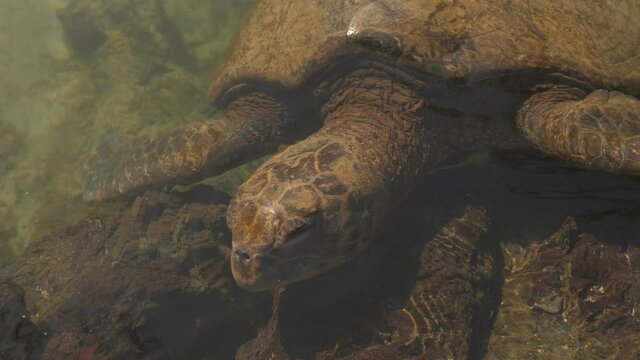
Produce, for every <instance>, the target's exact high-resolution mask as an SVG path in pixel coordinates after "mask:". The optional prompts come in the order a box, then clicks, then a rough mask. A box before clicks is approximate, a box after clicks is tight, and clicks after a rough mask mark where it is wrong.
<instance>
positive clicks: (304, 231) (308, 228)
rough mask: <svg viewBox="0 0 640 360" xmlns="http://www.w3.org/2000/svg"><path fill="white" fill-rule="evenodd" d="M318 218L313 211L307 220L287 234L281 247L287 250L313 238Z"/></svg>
mask: <svg viewBox="0 0 640 360" xmlns="http://www.w3.org/2000/svg"><path fill="white" fill-rule="evenodd" d="M319 220H320V217H319V216H318V214H317V213H314V214H313V215H312V216H311V217H309V218H307V221H305V222H304V223H302V224H301V225H299V226H298V227H297V228H295V230H293V231H291V232H289V234H287V236H286V240H285V242H284V243H283V245H282V248H283V249H287V250H294V249H298V248H299V247H301V246H303V245H304V244H306V243H307V242H308V241H312V240H313V239H315V238H316V237H317V235H318V231H319V228H320V226H319V225H320V221H319Z"/></svg>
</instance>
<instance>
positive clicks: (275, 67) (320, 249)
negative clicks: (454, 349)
mask: <svg viewBox="0 0 640 360" xmlns="http://www.w3.org/2000/svg"><path fill="white" fill-rule="evenodd" d="M638 18H640V2H638V1H635V0H620V1H615V2H602V1H600V2H588V3H587V2H584V1H581V0H567V1H555V0H540V1H528V0H497V1H495V0H467V1H459V0H353V1H343V0H309V1H304V2H301V1H293V0H261V1H258V2H256V4H255V7H254V10H253V11H252V14H251V15H250V16H249V18H248V22H247V24H246V25H245V26H244V28H243V29H242V30H241V31H240V33H239V34H238V36H237V38H236V40H235V41H234V46H233V48H232V49H231V50H230V52H229V54H228V56H227V58H226V60H225V62H224V63H223V65H222V66H221V67H220V69H219V71H218V73H217V74H216V76H215V77H214V78H213V80H212V83H211V86H210V91H209V97H210V100H211V101H212V102H213V103H215V104H218V105H219V106H221V107H224V106H226V104H228V103H229V104H230V105H228V110H227V118H228V120H225V121H223V122H221V123H218V124H217V125H195V126H193V127H192V128H191V129H187V130H186V131H184V130H182V131H178V132H177V133H176V134H174V135H172V136H169V137H168V138H165V139H161V140H159V141H157V142H154V143H152V144H151V145H150V146H148V148H147V149H144V148H142V149H140V150H136V151H133V154H126V155H124V156H122V157H120V158H116V160H115V161H114V160H113V159H110V158H107V159H98V161H95V162H90V163H89V166H88V168H89V176H88V184H87V190H86V197H87V198H88V199H105V198H110V197H115V196H118V195H122V194H127V193H132V192H137V191H141V190H144V189H146V188H150V187H153V186H158V185H161V184H171V183H184V182H192V181H195V180H199V179H202V178H204V177H206V176H209V175H212V174H217V173H219V172H222V171H225V170H227V169H229V168H231V167H233V166H237V165H240V164H242V163H243V162H245V161H248V160H251V159H253V158H257V157H259V156H263V155H266V154H268V153H270V152H273V151H275V149H276V147H277V145H278V144H279V143H282V142H286V141H295V140H298V139H302V138H304V137H305V136H307V135H308V134H311V133H313V132H314V131H315V130H316V128H317V127H319V125H320V124H318V123H317V122H316V121H315V120H316V119H317V118H320V115H319V114H317V113H318V111H317V108H318V107H319V106H323V108H322V117H323V120H324V124H323V127H322V128H321V129H320V130H319V131H317V132H316V133H314V134H313V135H311V136H309V137H308V138H306V139H305V140H302V141H301V142H299V143H298V144H295V145H293V146H291V147H290V148H289V149H287V150H285V151H284V152H283V153H281V154H278V155H276V156H275V157H274V158H273V159H271V160H270V161H269V162H268V163H267V164H265V166H263V167H262V168H261V169H260V170H258V172H257V173H256V174H255V175H254V176H253V177H252V178H251V179H249V180H248V181H247V182H246V183H245V184H244V185H243V186H242V187H241V188H240V190H239V191H238V194H237V196H236V198H235V200H234V202H233V205H232V206H231V207H230V210H229V214H228V221H229V225H230V226H231V228H232V231H233V235H234V240H233V241H234V244H235V245H234V246H235V250H236V252H235V256H234V257H233V259H234V260H233V270H234V274H235V276H236V279H237V280H238V282H239V283H240V284H241V285H242V286H244V287H245V288H247V289H252V290H264V289H268V288H272V287H275V286H278V285H281V284H286V283H290V282H293V281H297V280H301V279H305V278H308V277H311V276H314V275H315V274H318V273H320V272H322V271H327V270H329V269H332V268H334V267H336V266H338V265H340V264H341V263H344V262H346V261H348V260H349V259H351V258H353V257H354V256H355V255H356V254H357V253H358V252H359V251H360V250H362V249H363V248H365V247H366V246H367V244H368V243H369V242H370V240H371V237H372V234H374V233H375V232H376V229H377V228H378V227H379V226H380V224H381V223H382V219H383V218H385V216H386V215H387V214H388V212H389V211H391V210H392V209H394V208H395V206H397V205H398V203H399V202H401V201H402V200H403V198H404V195H406V194H407V193H408V192H409V191H411V190H412V189H413V188H414V187H415V185H416V184H417V183H418V181H420V179H421V177H422V174H423V173H424V169H425V167H426V162H427V160H431V159H432V158H436V156H434V155H436V154H438V155H440V154H446V152H447V148H446V147H445V146H446V144H447V141H453V142H455V141H456V139H451V140H449V139H443V137H444V138H446V137H447V135H449V137H451V136H450V134H447V133H446V132H444V133H439V134H438V135H437V136H436V135H434V134H430V133H429V131H428V130H427V129H426V127H427V126H428V125H429V123H430V121H431V120H432V119H428V118H425V116H423V115H424V114H422V113H421V111H419V110H420V108H421V106H422V105H423V104H424V103H425V102H430V100H431V99H430V98H429V97H428V96H435V95H437V94H433V93H431V94H430V95H427V94H425V93H424V92H422V90H421V89H419V87H420V86H421V85H419V84H420V83H421V81H423V79H427V78H430V79H440V80H442V82H443V83H447V84H450V85H451V88H452V89H455V90H456V91H460V90H461V91H462V92H463V93H464V92H465V91H466V92H467V93H468V92H469V91H468V90H469V89H473V88H474V87H476V86H478V87H482V86H485V85H486V84H487V83H491V84H493V85H494V86H500V87H504V89H501V90H502V91H503V92H509V94H508V95H509V96H513V97H514V98H517V100H518V101H516V102H518V103H520V104H524V105H523V106H522V108H521V109H520V110H519V111H516V110H514V109H515V108H512V107H509V108H508V109H504V110H508V111H505V112H507V113H508V115H509V116H512V118H513V119H514V120H516V117H517V119H518V121H517V124H518V127H519V129H520V131H521V132H522V133H523V134H524V136H525V137H526V138H527V139H529V140H530V141H531V142H532V144H533V145H534V146H536V147H538V148H540V149H541V150H543V151H546V152H549V153H552V154H554V155H556V156H558V157H560V158H562V159H565V160H567V161H569V162H572V163H573V164H576V165H578V166H582V167H586V168H596V169H603V170H607V171H616V172H621V173H626V174H638V173H639V172H640V161H639V160H638V152H639V151H640V150H639V145H638V144H639V143H638V134H639V133H640V130H639V129H638V126H637V123H638V116H639V115H640V102H639V101H638V99H637V98H635V97H633V95H637V94H640V26H638V22H637V19H638ZM309 29H314V31H309ZM363 59H365V60H366V59H369V60H370V61H371V64H373V63H377V64H385V66H384V67H385V70H382V71H381V70H379V69H380V68H381V67H376V66H374V65H371V64H369V65H366V66H363V67H362V70H361V71H358V72H355V73H354V72H352V71H353V67H352V68H351V70H348V71H346V70H345V67H347V65H352V64H354V63H356V62H361V61H363ZM368 68H371V69H373V70H369V72H367V70H366V69H368ZM375 69H378V70H375ZM350 71H351V73H350ZM524 75H527V76H524ZM340 76H344V77H345V81H342V82H340V81H338V82H337V83H333V82H332V81H334V79H336V78H339V77H340ZM509 76H510V78H509ZM410 78H413V80H411V79H410ZM505 78H509V79H508V80H509V81H506V80H505ZM525 78H526V80H525ZM408 79H409V80H408ZM414 80H415V81H414ZM331 84H333V85H331ZM567 85H570V87H567ZM265 89H269V90H270V91H272V92H273V93H277V94H281V95H282V96H281V98H284V99H288V100H290V101H289V102H290V103H294V104H295V106H289V105H286V106H285V105H282V104H281V102H280V101H278V100H276V99H272V98H269V97H268V96H267V97H266V98H263V97H264V96H266V95H264V94H263V92H264V91H266V90H265ZM539 89H546V91H542V92H539V91H538V90H539ZM562 89H564V90H562ZM443 91H446V89H443ZM536 92H538V93H536ZM589 92H592V93H591V95H587V93H589ZM247 94H249V95H247ZM251 94H254V96H255V94H262V95H259V96H263V97H259V98H257V100H256V101H253V100H254V99H256V98H253V97H251V96H252V95H251ZM605 94H608V95H606V96H605ZM624 94H627V95H624ZM247 96H249V97H248V98H247ZM444 97H446V96H444ZM527 98H529V100H527ZM243 99H246V101H244V100H243ZM301 99H307V100H308V101H298V100H301ZM326 99H329V100H328V102H326ZM325 102H326V104H325ZM322 104H324V105H322ZM458 104H460V103H458ZM461 105H464V104H461ZM293 110H295V111H297V114H300V113H302V112H304V113H305V114H306V115H305V116H298V115H295V114H293V112H292V111H293ZM453 110H457V109H453ZM313 113H316V114H315V115H313ZM231 114H233V115H234V116H232V115H231ZM309 114H312V115H309ZM465 115H466V114H465ZM231 117H233V120H232V119H230V118H231ZM301 130H302V131H301ZM438 157H440V156H438Z"/></svg>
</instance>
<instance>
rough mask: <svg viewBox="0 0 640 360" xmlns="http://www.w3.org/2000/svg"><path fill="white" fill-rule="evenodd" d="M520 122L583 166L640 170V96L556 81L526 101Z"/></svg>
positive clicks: (538, 141)
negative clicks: (581, 87) (579, 87)
mask: <svg viewBox="0 0 640 360" xmlns="http://www.w3.org/2000/svg"><path fill="white" fill-rule="evenodd" d="M517 125H518V127H519V129H520V131H521V132H522V133H523V134H524V136H525V137H526V138H527V139H529V140H530V141H531V142H533V143H534V144H535V145H536V146H537V147H538V148H540V149H541V150H543V151H545V152H547V153H550V154H553V155H556V156H558V157H560V158H562V159H564V160H567V161H569V162H571V163H573V164H576V165H578V166H581V167H585V168H593V169H601V170H607V171H613V172H618V173H624V174H633V175H637V174H640V101H639V100H638V99H636V98H634V97H633V96H629V95H625V94H622V93H620V92H617V91H606V90H596V91H593V92H592V93H590V94H588V95H587V94H586V93H585V92H584V91H582V90H579V89H577V88H573V87H567V86H555V87H553V88H551V89H550V90H547V91H545V92H541V93H538V94H535V95H533V96H532V97H531V98H529V99H528V100H527V101H526V102H525V104H524V106H523V107H522V108H521V109H520V111H519V113H518V118H517Z"/></svg>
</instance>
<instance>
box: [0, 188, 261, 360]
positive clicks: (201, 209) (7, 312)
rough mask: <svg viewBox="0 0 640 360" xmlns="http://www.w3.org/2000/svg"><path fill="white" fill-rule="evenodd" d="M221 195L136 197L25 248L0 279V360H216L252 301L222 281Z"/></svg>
mask: <svg viewBox="0 0 640 360" xmlns="http://www.w3.org/2000/svg"><path fill="white" fill-rule="evenodd" d="M227 200H228V198H227V196H226V195H224V194H222V193H219V192H217V191H215V190H213V189H212V188H209V187H204V186H202V187H196V188H195V189H193V190H191V191H190V192H187V193H185V194H167V193H146V194H144V195H143V196H141V197H139V198H138V199H136V200H135V202H133V204H132V205H131V206H130V207H129V208H128V209H126V210H123V211H120V212H118V213H116V214H115V215H109V216H94V217H91V218H88V219H85V220H83V221H81V222H79V223H78V224H76V225H74V226H71V227H69V228H67V229H65V230H63V231H60V232H56V233H54V234H52V235H49V236H46V237H44V238H42V239H41V240H40V241H38V242H37V243H35V244H33V245H32V246H31V247H30V248H29V249H28V251H27V253H26V254H25V256H24V259H23V260H22V261H20V262H19V263H17V264H14V265H12V266H11V267H9V268H6V269H3V270H2V272H0V314H1V317H0V353H2V354H7V356H9V358H25V357H27V356H29V355H28V354H31V353H42V354H43V357H44V358H56V359H57V358H74V357H79V358H131V357H134V356H136V357H137V356H151V357H153V358H185V357H187V358H192V357H207V356H210V357H212V358H221V357H222V358H225V357H226V356H225V354H232V353H233V352H234V351H235V349H236V348H237V346H238V345H239V344H240V343H242V342H243V341H245V340H246V339H247V338H249V337H250V336H251V335H252V334H253V331H254V330H253V329H254V328H253V326H252V324H251V323H252V321H253V319H255V318H259V316H260V314H259V312H257V310H256V309H257V308H256V306H258V305H256V304H258V303H257V302H256V301H255V299H260V297H259V296H253V297H251V298H249V294H247V293H244V292H240V291H237V289H236V287H235V285H234V283H233V281H232V279H231V275H230V272H229V270H228V268H229V266H228V253H229V243H230V238H229V233H228V231H227V229H226V225H225V212H226V202H227Z"/></svg>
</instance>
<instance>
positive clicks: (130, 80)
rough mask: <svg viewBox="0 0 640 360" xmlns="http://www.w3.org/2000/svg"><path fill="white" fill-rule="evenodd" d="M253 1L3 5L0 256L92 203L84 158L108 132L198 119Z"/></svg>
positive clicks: (147, 130) (146, 132) (60, 0)
mask: <svg viewBox="0 0 640 360" xmlns="http://www.w3.org/2000/svg"><path fill="white" fill-rule="evenodd" d="M249 3H250V1H231V0H217V1H207V2H205V1H171V0H167V1H160V2H154V1H142V2H134V1H123V0H118V1H109V2H106V1H100V2H91V1H72V0H45V1H40V0H29V1H19V2H16V1H10V0H2V1H0V49H2V51H1V52H0V67H2V69H3V70H2V77H0V264H2V263H5V262H6V261H9V260H10V259H11V258H12V257H13V256H15V255H19V254H21V253H22V252H23V251H24V249H25V247H26V246H27V245H28V244H29V242H30V241H32V240H33V239H35V238H37V237H39V236H41V235H43V234H46V233H48V232H50V231H52V230H54V229H58V228H61V227H64V226H67V225H70V224H72V223H74V222H75V221H77V220H79V219H80V218H82V217H84V216H86V214H87V213H88V212H93V211H96V207H94V206H87V205H86V204H84V203H83V202H82V200H81V189H82V184H81V172H82V162H83V160H84V157H85V156H86V154H88V153H89V152H90V150H91V146H93V144H95V143H96V142H97V141H99V140H100V139H102V138H103V137H104V134H105V133H106V132H107V131H113V132H116V133H118V134H119V136H147V137H153V136H156V135H157V134H159V133H162V131H166V130H167V129H170V128H172V127H174V126H176V125H177V124H180V123H183V122H186V121H189V120H190V119H196V118H201V117H203V116H206V115H204V114H203V112H202V110H203V109H204V108H205V104H206V102H205V97H206V90H207V85H208V80H209V78H210V76H211V74H212V72H213V71H214V69H215V67H216V64H217V63H218V62H219V61H220V57H221V56H222V54H223V52H224V50H225V49H226V47H227V45H228V43H229V42H230V40H231V38H232V36H233V35H234V33H235V30H236V28H237V27H238V25H239V23H240V22H241V21H242V19H243V16H244V15H245V13H246V9H247V7H248V4H249Z"/></svg>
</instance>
